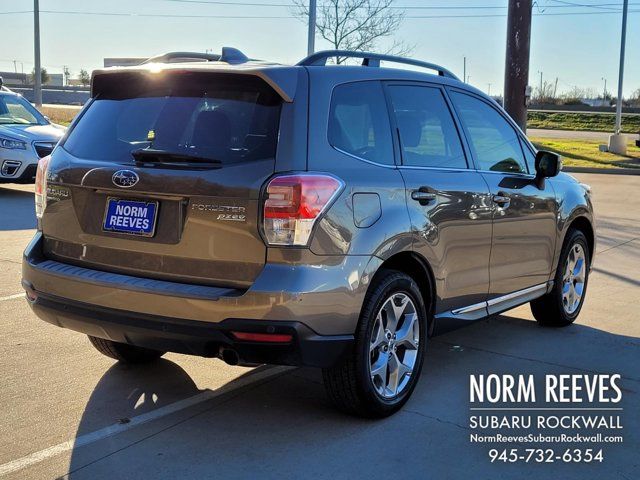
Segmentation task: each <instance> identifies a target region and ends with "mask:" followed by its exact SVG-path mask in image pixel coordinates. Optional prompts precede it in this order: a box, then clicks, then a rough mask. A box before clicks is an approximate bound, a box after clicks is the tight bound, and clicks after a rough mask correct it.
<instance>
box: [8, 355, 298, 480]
mask: <svg viewBox="0 0 640 480" xmlns="http://www.w3.org/2000/svg"><path fill="white" fill-rule="evenodd" d="M291 368H292V367H272V368H269V369H267V370H264V371H262V372H258V373H255V374H253V375H249V376H248V377H242V378H240V379H238V380H236V381H234V382H233V384H231V385H229V384H227V385H224V386H222V387H221V388H219V389H217V390H207V391H204V392H202V393H199V394H197V395H194V396H193V397H189V398H185V399H184V400H180V401H177V402H175V403H171V404H169V405H165V406H164V407H160V408H158V409H157V410H153V411H151V412H147V413H143V414H142V415H138V416H137V417H133V418H131V420H130V421H129V422H128V423H123V424H120V423H118V424H115V425H110V426H108V427H105V428H102V429H100V430H96V431H95V432H91V433H86V434H84V435H81V436H79V437H76V438H75V439H74V440H69V441H66V442H62V443H59V444H58V445H54V446H52V447H49V448H45V449H44V450H40V451H39V452H34V453H31V454H29V455H26V456H24V457H22V458H18V459H16V460H12V461H10V462H7V463H5V464H3V465H0V476H3V475H7V474H9V473H12V472H16V471H18V470H22V469H23V468H26V467H29V466H31V465H34V464H36V463H40V462H42V461H44V460H46V459H48V458H51V457H54V456H56V455H59V454H61V453H64V452H67V451H69V450H73V449H75V448H79V447H83V446H85V445H89V444H91V443H95V442H97V441H99V440H103V439H105V438H107V437H110V436H112V435H116V434H118V433H122V432H126V431H127V430H131V429H132V428H134V427H137V426H139V425H142V424H143V423H148V422H150V421H152V420H157V419H159V418H162V417H165V416H167V415H171V414H172V413H176V412H178V411H180V410H184V409H185V408H189V407H192V406H194V405H197V404H198V403H202V402H206V401H207V400H210V399H212V398H215V397H218V396H220V395H222V394H224V393H228V392H232V391H233V390H237V389H238V388H241V387H244V386H246V385H250V384H252V383H255V382H258V381H260V380H265V379H267V378H270V377H274V376H276V375H279V374H280V373H283V372H286V371H287V370H290V369H291Z"/></svg>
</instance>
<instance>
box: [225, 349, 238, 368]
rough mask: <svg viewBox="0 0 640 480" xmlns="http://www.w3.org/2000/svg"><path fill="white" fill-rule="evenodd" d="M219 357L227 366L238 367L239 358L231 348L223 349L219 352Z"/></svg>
mask: <svg viewBox="0 0 640 480" xmlns="http://www.w3.org/2000/svg"><path fill="white" fill-rule="evenodd" d="M220 357H221V358H222V360H224V362H225V363H227V364H228V365H238V364H239V363H240V356H239V355H238V352H236V351H235V350H234V349H232V348H223V349H222V351H221V352H220Z"/></svg>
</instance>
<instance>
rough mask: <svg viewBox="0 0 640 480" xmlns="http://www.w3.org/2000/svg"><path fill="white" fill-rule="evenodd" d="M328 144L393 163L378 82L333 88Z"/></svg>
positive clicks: (391, 144) (380, 86) (365, 156)
mask: <svg viewBox="0 0 640 480" xmlns="http://www.w3.org/2000/svg"><path fill="white" fill-rule="evenodd" d="M328 139H329V144H330V145H331V146H333V147H334V148H337V149H338V150H341V151H343V152H346V153H349V154H351V155H354V156H356V157H359V158H363V159H365V160H369V161H372V162H376V163H381V164H385V165H393V163H394V158H393V143H392V139H391V126H390V124H389V113H388V111H387V105H386V100H385V96H384V92H383V90H382V85H381V84H380V82H357V83H348V84H344V85H338V86H337V87H335V89H334V90H333V95H332V97H331V109H330V112H329V125H328Z"/></svg>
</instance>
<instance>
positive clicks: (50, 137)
mask: <svg viewBox="0 0 640 480" xmlns="http://www.w3.org/2000/svg"><path fill="white" fill-rule="evenodd" d="M66 130H67V129H66V127H63V126H61V125H55V124H49V125H0V136H3V137H7V138H11V139H13V140H22V141H24V142H33V141H44V142H47V141H48V142H57V141H58V140H60V138H62V136H63V135H64V133H65V131H66Z"/></svg>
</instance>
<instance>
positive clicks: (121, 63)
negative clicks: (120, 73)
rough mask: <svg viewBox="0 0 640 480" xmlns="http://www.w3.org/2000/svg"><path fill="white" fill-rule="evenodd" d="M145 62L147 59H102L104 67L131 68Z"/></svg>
mask: <svg viewBox="0 0 640 480" xmlns="http://www.w3.org/2000/svg"><path fill="white" fill-rule="evenodd" d="M145 60H147V57H111V58H104V59H103V64H104V67H105V68H107V67H131V66H134V65H140V64H141V63H142V62H144V61H145Z"/></svg>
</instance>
